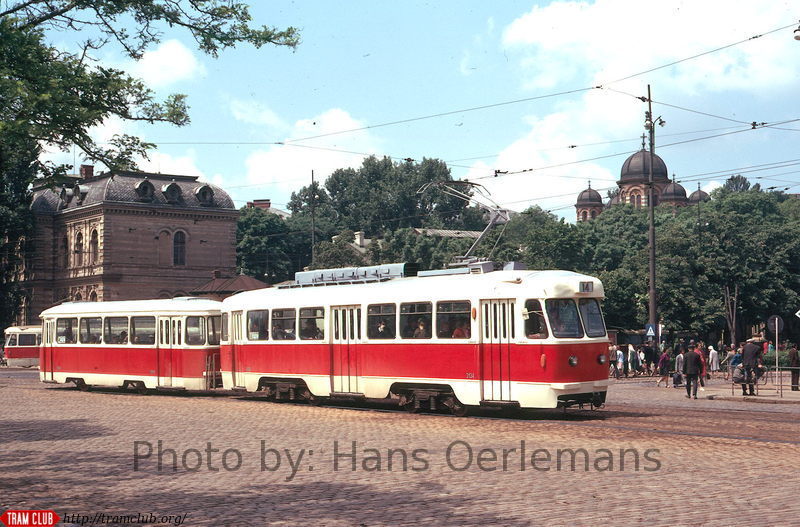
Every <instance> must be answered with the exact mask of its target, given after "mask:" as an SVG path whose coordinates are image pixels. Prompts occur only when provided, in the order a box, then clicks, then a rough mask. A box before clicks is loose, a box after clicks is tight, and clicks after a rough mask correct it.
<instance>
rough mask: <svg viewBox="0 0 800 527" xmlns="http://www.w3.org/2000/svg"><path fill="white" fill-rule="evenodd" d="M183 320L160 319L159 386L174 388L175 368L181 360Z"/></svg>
mask: <svg viewBox="0 0 800 527" xmlns="http://www.w3.org/2000/svg"><path fill="white" fill-rule="evenodd" d="M181 328H182V320H181V318H180V317H158V385H159V386H172V376H173V374H174V372H173V366H174V364H175V360H176V359H177V358H179V354H180V351H179V349H178V348H180V346H181V343H182V342H181Z"/></svg>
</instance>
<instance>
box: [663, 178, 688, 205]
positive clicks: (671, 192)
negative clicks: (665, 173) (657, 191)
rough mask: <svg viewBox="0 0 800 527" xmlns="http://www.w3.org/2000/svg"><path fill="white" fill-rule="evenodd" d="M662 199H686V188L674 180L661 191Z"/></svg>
mask: <svg viewBox="0 0 800 527" xmlns="http://www.w3.org/2000/svg"><path fill="white" fill-rule="evenodd" d="M661 201H667V202H676V201H686V189H685V188H683V186H682V185H680V184H679V183H675V182H674V181H673V182H672V183H670V184H669V185H667V186H666V187H664V190H663V191H662V192H661Z"/></svg>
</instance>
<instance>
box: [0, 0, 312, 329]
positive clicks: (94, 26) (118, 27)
mask: <svg viewBox="0 0 800 527" xmlns="http://www.w3.org/2000/svg"><path fill="white" fill-rule="evenodd" d="M250 22H251V17H250V14H249V12H248V8H247V6H246V5H244V4H242V3H238V2H233V1H227V0H186V1H184V2H177V1H174V0H17V1H13V0H7V1H5V2H3V3H2V7H0V145H2V147H0V177H2V179H3V185H4V188H3V189H0V210H2V211H3V212H2V213H0V221H2V222H3V223H2V224H0V236H3V240H4V242H3V243H4V244H5V246H4V248H3V251H4V253H7V254H8V253H9V249H8V248H19V247H21V246H22V243H23V240H25V239H30V237H31V233H32V228H33V227H32V222H31V221H28V219H27V218H26V215H25V213H23V212H22V211H23V210H25V209H26V208H27V207H28V206H29V204H30V193H29V192H28V188H29V186H30V184H31V182H32V181H33V180H34V178H35V177H37V176H38V177H43V178H45V179H44V181H45V182H46V183H47V182H49V183H51V184H52V183H54V182H57V181H58V180H59V178H60V177H61V176H63V175H64V174H65V173H66V172H67V171H68V170H69V169H70V168H71V167H69V166H66V165H62V166H55V165H53V164H50V163H46V162H43V161H42V160H41V159H40V155H39V154H40V153H41V149H42V147H43V146H45V147H49V148H53V147H54V148H57V149H61V150H64V151H67V150H69V149H70V148H72V147H73V146H76V147H78V148H79V149H80V150H81V152H82V156H83V157H85V158H86V159H90V160H94V161H96V162H99V163H102V164H104V165H106V166H107V167H109V168H112V169H117V168H123V169H129V168H134V167H135V165H136V159H137V158H139V157H146V155H147V151H148V150H149V149H151V148H153V147H154V145H153V144H150V143H146V142H144V141H142V140H141V139H139V138H137V137H133V136H130V135H117V136H114V137H113V138H112V139H111V141H110V146H103V145H99V144H97V143H95V142H94V140H93V139H92V137H91V135H90V133H89V131H90V129H91V128H92V127H94V126H99V125H102V124H103V123H104V122H105V121H106V119H108V118H110V117H118V118H121V119H123V120H125V121H143V122H147V123H156V122H165V123H171V124H174V125H177V126H182V125H185V124H187V123H188V122H189V116H188V108H187V105H186V98H185V96H184V95H181V94H174V95H170V96H168V97H167V98H166V99H165V100H163V101H157V100H156V99H155V96H154V94H153V92H152V91H151V90H150V89H148V88H147V86H145V84H144V83H143V82H141V81H140V80H137V79H135V78H132V77H131V76H129V75H127V74H126V73H124V72H122V71H120V70H117V69H114V68H109V67H105V66H103V65H102V64H100V63H99V62H98V61H97V60H96V59H95V58H94V57H93V56H92V55H93V53H95V52H97V51H98V50H99V49H101V48H103V47H105V46H106V45H111V44H113V45H116V46H119V48H121V50H122V51H123V53H125V54H127V55H128V56H129V57H131V58H133V59H140V58H141V57H142V55H143V53H144V52H145V51H146V50H147V49H148V48H149V47H150V46H152V45H154V44H156V43H158V42H159V40H160V39H161V37H162V29H163V28H165V27H178V28H181V29H183V30H186V31H188V32H189V34H191V35H192V37H193V38H194V39H195V41H196V42H197V46H198V48H199V49H200V50H201V51H203V52H205V53H207V54H209V55H211V56H214V57H216V56H217V54H218V53H219V52H220V51H222V50H224V49H225V48H228V47H231V46H236V45H237V44H241V43H249V44H252V45H254V46H256V47H260V46H262V45H264V44H274V45H277V46H288V47H291V48H294V47H295V46H296V45H297V44H298V42H299V36H298V32H297V30H296V29H294V28H291V27H289V28H286V29H284V30H278V29H275V28H268V27H262V28H255V27H251V25H250ZM65 33H74V34H75V35H81V38H83V37H82V35H86V34H91V35H93V36H92V37H90V38H87V39H85V40H83V42H82V44H81V46H80V50H79V51H77V52H70V51H66V50H63V49H58V48H57V47H56V46H54V45H52V44H49V43H48V42H47V37H48V36H50V35H59V38H62V37H63V36H64V35H65ZM20 225H22V226H23V227H24V228H22V229H20V228H19V226H20ZM5 262H7V263H8V264H9V265H10V264H14V263H15V262H14V260H13V258H11V257H9V259H6V260H5ZM5 262H4V263H5ZM13 282H14V280H13V279H11V278H9V276H8V275H7V274H6V275H4V276H3V282H2V284H0V298H2V299H3V305H2V307H0V312H1V313H0V321H2V320H7V319H9V318H10V317H11V316H12V315H11V314H12V313H14V312H15V311H16V309H17V305H18V302H19V298H20V292H19V288H18V286H17V285H16V284H15V283H13Z"/></svg>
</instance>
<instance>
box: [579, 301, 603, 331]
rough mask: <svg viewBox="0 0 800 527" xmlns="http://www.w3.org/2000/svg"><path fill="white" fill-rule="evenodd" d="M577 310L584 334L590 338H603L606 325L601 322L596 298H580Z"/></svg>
mask: <svg viewBox="0 0 800 527" xmlns="http://www.w3.org/2000/svg"><path fill="white" fill-rule="evenodd" d="M578 308H580V310H581V318H583V326H584V327H585V328H586V334H587V335H588V336H590V337H605V335H606V324H605V322H603V312H602V311H600V304H599V303H598V302H597V299H596V298H581V299H580V300H578Z"/></svg>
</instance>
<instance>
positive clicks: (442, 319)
mask: <svg viewBox="0 0 800 527" xmlns="http://www.w3.org/2000/svg"><path fill="white" fill-rule="evenodd" d="M470 310H471V306H470V303H469V301H467V300H463V301H460V302H438V303H437V304H436V336H437V337H439V338H440V339H468V338H469V337H470V334H471V330H470V327H469V326H470V323H469V314H470Z"/></svg>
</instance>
